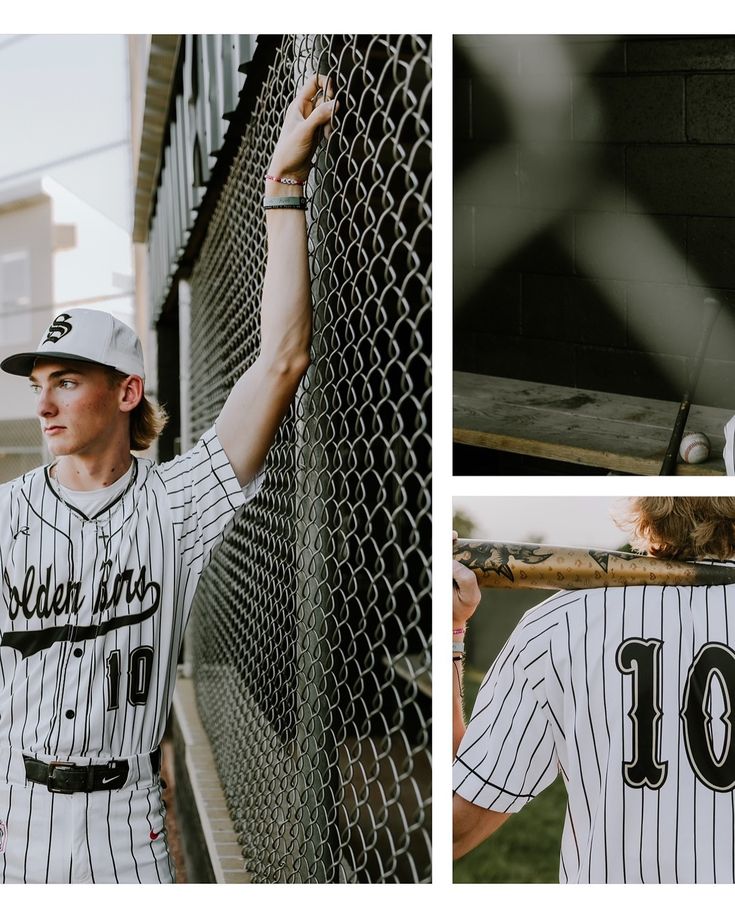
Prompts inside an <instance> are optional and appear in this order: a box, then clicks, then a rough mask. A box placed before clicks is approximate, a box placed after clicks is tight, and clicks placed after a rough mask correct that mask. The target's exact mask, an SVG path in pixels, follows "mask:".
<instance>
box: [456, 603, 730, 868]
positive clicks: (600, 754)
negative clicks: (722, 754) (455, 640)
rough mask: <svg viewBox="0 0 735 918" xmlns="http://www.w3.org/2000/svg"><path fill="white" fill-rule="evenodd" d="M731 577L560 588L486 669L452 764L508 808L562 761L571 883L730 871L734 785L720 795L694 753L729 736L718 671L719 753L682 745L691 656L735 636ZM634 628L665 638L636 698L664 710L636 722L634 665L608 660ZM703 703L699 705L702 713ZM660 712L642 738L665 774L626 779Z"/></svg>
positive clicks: (565, 854)
mask: <svg viewBox="0 0 735 918" xmlns="http://www.w3.org/2000/svg"><path fill="white" fill-rule="evenodd" d="M730 589H732V588H731V587H721V586H717V587H697V588H692V587H689V588H681V587H679V588H677V587H666V588H660V587H636V588H623V589H608V590H601V591H583V592H579V593H561V594H557V595H556V596H554V597H552V598H551V599H550V600H547V601H546V602H544V603H542V604H541V605H540V606H538V607H537V608H536V609H534V610H531V611H530V612H529V613H527V614H526V615H525V616H524V617H523V619H522V620H521V622H520V623H519V624H518V626H517V627H516V629H515V631H514V633H513V634H512V635H511V637H510V638H509V640H508V641H507V642H506V645H505V646H504V648H503V650H502V651H501V654H500V655H499V657H498V659H497V660H496V662H495V663H494V665H493V667H492V668H491V670H490V671H489V673H488V675H487V677H486V678H485V679H484V680H483V685H482V688H481V689H480V692H479V694H478V699H477V704H476V706H475V710H474V711H473V712H472V716H471V717H470V720H469V722H468V727H467V734H466V737H465V739H464V741H463V742H462V744H461V745H460V749H459V753H458V756H457V760H456V763H455V785H456V789H457V792H458V793H460V794H461V795H462V796H463V797H467V798H468V799H474V800H476V802H477V803H478V804H479V805H481V806H486V807H488V808H490V809H496V808H497V809H498V810H501V811H503V812H509V813H511V812H515V811H517V810H518V809H520V808H521V807H522V806H523V805H524V804H525V802H527V800H529V799H532V798H533V796H535V795H536V794H537V793H539V792H541V791H542V790H543V788H544V787H545V786H547V784H548V783H550V782H551V780H553V777H554V774H555V772H556V770H557V768H558V770H559V771H561V773H562V774H563V776H564V780H565V783H566V785H567V788H568V790H569V793H570V798H569V804H568V810H567V821H566V828H565V836H564V841H563V843H562V849H561V857H560V878H561V880H562V881H564V882H578V881H580V880H584V879H585V878H592V879H593V880H594V881H602V882H621V881H623V882H629V881H632V882H661V883H666V882H679V881H682V880H692V879H693V880H694V881H696V882H715V881H716V882H723V881H725V882H733V880H735V839H734V838H733V835H732V831H733V827H734V826H735V797H734V796H733V793H732V792H728V794H727V796H729V800H726V799H722V792H720V791H719V790H717V789H713V788H710V787H709V786H707V785H706V784H704V783H703V782H702V780H700V779H698V778H697V777H696V775H695V774H694V772H693V770H692V769H693V767H694V763H695V762H696V759H691V763H690V759H689V758H688V755H689V754H691V755H692V756H696V755H699V756H701V755H714V754H715V753H714V750H715V749H718V748H719V746H717V745H716V744H717V743H718V742H721V740H719V739H716V738H715V736H716V737H722V736H724V735H725V734H723V732H722V731H723V729H724V727H723V726H722V725H721V724H720V720H719V716H718V713H717V712H719V711H722V710H725V709H723V707H722V705H723V704H727V702H728V698H727V696H728V694H729V695H730V704H731V705H732V704H733V703H735V686H729V685H727V684H726V683H725V682H724V681H723V676H719V675H717V677H716V678H714V677H711V678H712V679H713V680H714V681H707V682H706V683H703V684H704V685H705V688H704V690H705V691H709V689H707V688H706V686H709V685H712V686H714V688H713V691H714V694H713V695H710V696H708V700H707V709H706V710H707V716H709V717H711V718H713V721H712V724H713V728H714V727H715V726H716V727H717V733H716V734H715V733H712V734H711V736H712V739H711V743H714V744H715V745H713V746H711V750H712V751H710V752H708V751H707V748H710V747H701V748H700V751H697V748H693V750H692V751H691V753H687V754H686V755H684V754H682V744H683V739H682V727H681V723H680V717H679V711H680V709H681V705H682V704H683V697H684V685H685V680H687V679H688V676H687V673H688V671H689V669H690V667H691V663H692V661H693V659H694V657H695V655H696V654H697V653H699V652H700V650H701V649H702V648H703V647H704V646H705V645H707V644H715V645H716V644H717V643H723V642H724V644H725V646H730V634H731V631H732V629H730V627H729V625H730V622H729V606H730V604H729V603H728V600H727V596H728V591H729V590H730ZM557 625H563V629H559V628H558V627H556V626H557ZM631 640H632V641H634V642H640V641H649V640H655V641H657V646H658V647H659V650H658V651H657V654H658V656H657V658H656V659H657V663H656V665H655V668H654V669H653V670H652V671H651V670H650V669H649V670H646V672H649V673H651V674H652V677H653V678H654V679H655V680H656V681H655V682H654V683H653V684H652V685H651V688H650V690H651V692H652V693H653V694H652V695H649V694H647V693H648V691H649V689H648V683H646V684H645V685H644V683H643V682H641V683H640V685H639V686H638V689H636V691H638V690H639V689H640V691H641V692H643V693H644V694H643V695H642V698H643V701H642V702H636V704H639V703H642V704H645V705H648V704H651V703H654V704H656V706H657V707H656V709H655V710H656V711H658V710H659V708H658V706H659V705H660V706H661V707H660V710H661V711H662V712H663V713H662V714H661V715H659V714H658V713H657V714H656V718H655V719H654V720H653V721H650V720H645V719H644V720H643V721H641V722H640V724H639V726H638V727H637V728H636V726H635V722H634V721H632V719H631V711H632V710H633V705H632V703H631V699H632V697H633V696H632V694H631V693H632V690H633V687H634V685H635V684H636V683H635V680H634V677H633V674H632V671H630V670H626V671H622V670H618V669H617V667H616V666H614V665H610V662H609V661H610V660H613V661H614V659H615V656H616V653H617V649H618V647H620V646H622V644H623V643H624V642H625V641H631ZM605 660H607V661H608V663H607V664H606V663H605V662H604V661H605ZM601 661H602V662H601ZM635 678H636V679H643V678H644V677H643V676H641V675H640V674H639V675H637V676H636V677H635ZM645 678H646V679H648V678H649V676H646V677H645ZM720 689H722V691H721V690H720ZM723 692H724V695H723ZM659 693H660V697H659ZM695 697H696V696H695ZM649 699H650V700H649ZM698 704H699V703H698V701H697V702H696V706H695V707H694V708H692V706H691V703H690V706H689V711H690V712H691V711H692V710H693V711H694V712H695V716H696V711H697V710H699V707H698ZM715 705H716V706H717V707H716V708H715ZM688 716H692V715H691V713H690V714H689V715H688ZM649 717H650V715H649ZM603 721H604V723H603ZM651 723H652V724H653V726H652V727H651V728H650V729H653V730H654V731H655V732H653V733H652V734H648V733H646V734H645V735H644V736H643V737H641V738H640V741H641V742H642V743H648V742H649V741H650V737H653V739H654V740H655V745H654V746H653V749H651V747H650V746H648V747H646V746H642V747H641V749H642V750H643V751H644V752H645V749H646V748H648V750H649V752H648V754H649V755H651V754H653V756H654V758H653V760H652V761H653V762H662V763H668V764H667V771H666V772H665V773H664V775H665V780H664V781H663V784H662V785H660V786H657V787H655V788H652V787H649V786H647V785H646V784H643V785H642V786H638V785H637V784H636V785H635V786H633V785H631V786H628V785H627V784H626V783H625V780H624V771H623V763H624V762H625V761H631V760H632V758H633V741H634V730H635V729H644V728H645V729H649V727H648V726H646V725H650V724H651ZM641 724H642V725H643V726H641ZM700 730H701V728H700ZM700 735H701V734H700ZM727 735H728V736H729V735H730V734H727ZM549 737H552V738H553V743H552V745H551V746H550V745H548V743H547V740H548V738H549ZM629 744H631V745H630V747H629ZM702 750H704V751H702ZM718 754H719V753H718ZM643 761H644V762H645V761H646V760H645V758H644V759H643ZM565 762H566V763H567V765H568V771H567V768H565ZM550 766H551V767H550ZM718 767H719V766H718ZM726 783H727V780H725V782H724V784H723V786H724V785H725V784H726ZM725 808H726V809H725ZM723 811H724V812H726V813H727V819H724V818H723ZM718 820H719V821H718ZM725 867H727V874H725Z"/></svg>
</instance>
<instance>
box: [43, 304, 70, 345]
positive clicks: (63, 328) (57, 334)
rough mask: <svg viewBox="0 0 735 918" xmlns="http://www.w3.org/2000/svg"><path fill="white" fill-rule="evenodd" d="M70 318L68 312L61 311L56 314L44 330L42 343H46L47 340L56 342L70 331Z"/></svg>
mask: <svg viewBox="0 0 735 918" xmlns="http://www.w3.org/2000/svg"><path fill="white" fill-rule="evenodd" d="M70 319H71V316H70V315H69V313H68V312H62V313H61V315H59V316H57V317H56V318H55V319H54V321H53V322H52V323H51V325H50V326H49V330H48V331H47V332H46V337H45V338H44V339H43V341H42V344H46V342H47V341H51V342H52V343H53V344H56V342H57V341H60V340H61V339H62V338H63V337H64V335H68V334H69V332H70V331H71V325H70V324H69V320H70Z"/></svg>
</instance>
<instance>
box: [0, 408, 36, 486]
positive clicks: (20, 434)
mask: <svg viewBox="0 0 735 918" xmlns="http://www.w3.org/2000/svg"><path fill="white" fill-rule="evenodd" d="M43 462H44V450H43V439H42V435H41V426H40V424H39V423H38V419H37V418H27V419H26V418H21V419H19V420H12V421H0V483H2V482H4V481H12V480H13V479H14V478H18V476H19V475H23V474H24V473H25V472H29V471H30V470H31V469H35V468H38V466H39V465H42V464H43Z"/></svg>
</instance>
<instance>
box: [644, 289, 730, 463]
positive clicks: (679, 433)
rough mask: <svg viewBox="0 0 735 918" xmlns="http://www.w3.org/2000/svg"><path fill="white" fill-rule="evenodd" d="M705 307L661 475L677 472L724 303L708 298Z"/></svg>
mask: <svg viewBox="0 0 735 918" xmlns="http://www.w3.org/2000/svg"><path fill="white" fill-rule="evenodd" d="M704 307H705V316H704V325H703V326H702V333H701V335H700V336H699V344H698V345H697V350H696V353H695V354H694V358H693V360H692V363H691V365H690V368H689V374H688V379H687V387H686V391H685V392H684V395H683V396H682V400H681V404H680V405H679V411H678V413H677V415H676V420H675V421H674V427H673V430H672V431H671V438H670V439H669V445H668V447H667V448H666V455H665V456H664V461H663V462H662V463H661V471H660V472H659V475H673V474H674V472H675V469H676V457H677V456H678V454H679V446H680V445H681V438H682V437H683V436H684V428H685V426H686V422H687V418H688V417H689V409H690V408H691V402H692V399H693V398H694V392H695V389H696V388H697V382H698V381H699V374H700V373H701V372H702V365H703V364H704V355H705V354H706V353H707V344H708V343H709V339H710V336H711V335H712V329H713V327H714V324H715V320H716V319H717V316H718V315H719V314H720V309H721V308H722V303H721V301H720V300H716V299H715V298H714V297H711V296H708V297H707V298H706V299H705V301H704Z"/></svg>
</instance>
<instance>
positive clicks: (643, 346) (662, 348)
mask: <svg viewBox="0 0 735 918" xmlns="http://www.w3.org/2000/svg"><path fill="white" fill-rule="evenodd" d="M708 295H709V291H708V290H706V289H704V288H701V287H689V286H686V285H681V286H674V285H669V284H630V285H629V286H628V333H629V346H630V348H631V349H632V350H638V351H648V352H655V353H663V354H672V355H679V356H687V355H689V354H691V353H692V348H693V347H696V342H697V341H698V340H699V334H700V331H701V328H702V316H703V303H704V298H705V297H706V296H708Z"/></svg>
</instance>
